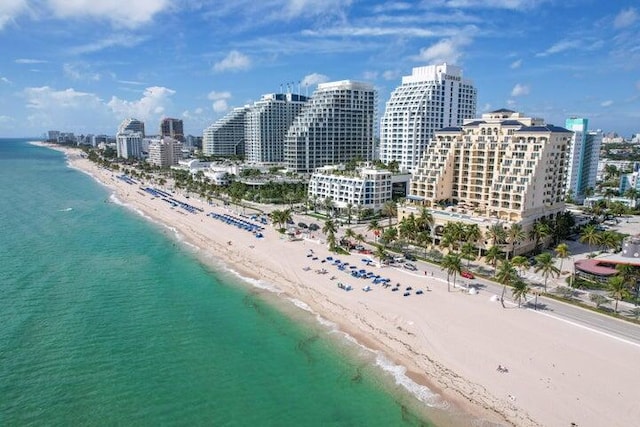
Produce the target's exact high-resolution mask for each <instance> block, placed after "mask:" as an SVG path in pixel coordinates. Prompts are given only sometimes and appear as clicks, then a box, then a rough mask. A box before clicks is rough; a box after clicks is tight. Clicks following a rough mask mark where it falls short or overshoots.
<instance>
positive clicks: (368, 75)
mask: <svg viewBox="0 0 640 427" xmlns="http://www.w3.org/2000/svg"><path fill="white" fill-rule="evenodd" d="M362 78H363V79H364V80H369V81H371V80H375V79H377V78H378V72H377V71H365V72H364V73H362Z"/></svg>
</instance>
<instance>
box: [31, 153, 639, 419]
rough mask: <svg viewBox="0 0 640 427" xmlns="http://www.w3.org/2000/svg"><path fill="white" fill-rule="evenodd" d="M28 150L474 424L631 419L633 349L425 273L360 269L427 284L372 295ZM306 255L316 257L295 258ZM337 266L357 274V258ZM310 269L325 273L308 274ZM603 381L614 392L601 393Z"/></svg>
mask: <svg viewBox="0 0 640 427" xmlns="http://www.w3.org/2000/svg"><path fill="white" fill-rule="evenodd" d="M35 145H38V146H44V147H47V148H52V149H55V150H58V151H61V152H63V153H65V154H66V157H67V162H68V164H69V165H70V166H71V167H73V168H75V169H77V170H79V171H82V172H84V173H87V174H88V175H90V176H92V177H93V178H94V179H95V180H96V181H98V182H100V183H101V184H102V185H104V186H106V187H107V188H108V189H109V191H110V192H112V194H113V195H115V197H116V198H117V199H118V200H119V202H120V203H122V204H123V205H124V206H125V207H127V208H130V209H132V210H135V211H137V213H139V214H142V215H143V216H144V217H145V219H149V220H152V221H154V222H157V223H158V224H160V225H163V226H165V227H167V228H168V229H170V230H172V231H174V233H178V235H179V239H180V240H182V241H184V242H185V243H187V244H188V245H192V246H194V247H196V248H198V249H197V250H195V251H194V252H196V256H198V257H199V258H200V259H201V260H202V262H204V263H206V264H208V265H211V264H212V259H215V260H220V261H221V262H222V263H224V264H225V265H227V266H228V268H229V269H230V271H232V272H235V274H237V275H238V277H240V278H243V279H246V278H250V279H251V280H257V281H260V282H263V283H267V284H270V285H273V286H275V287H277V289H278V292H275V291H274V290H270V289H266V290H267V291H268V292H270V293H271V294H273V295H274V298H279V299H282V300H285V299H289V300H292V299H294V300H296V301H300V302H301V303H302V304H304V305H306V306H307V307H308V308H309V309H310V310H311V313H312V314H314V315H316V316H320V317H321V318H322V319H326V321H328V322H331V323H333V324H335V325H336V329H337V330H338V331H340V332H341V333H344V334H346V335H348V336H349V337H351V338H353V339H354V340H355V341H356V342H357V343H358V345H361V346H363V347H364V348H367V349H368V350H370V351H371V352H373V353H374V354H376V358H377V357H378V356H377V355H380V356H382V357H384V358H386V359H387V360H388V361H390V362H391V363H393V364H394V365H397V366H398V367H404V369H406V371H405V373H404V375H405V376H406V377H407V378H409V379H411V380H412V381H413V382H414V383H415V384H417V385H418V386H425V387H427V388H428V389H429V390H430V391H431V392H432V393H433V394H435V395H438V396H440V400H441V401H443V402H444V403H445V404H448V405H450V407H452V408H455V409H454V411H457V409H460V410H461V411H463V412H465V413H468V414H471V416H472V417H474V418H475V420H476V422H477V424H476V425H487V424H490V425H494V424H502V425H517V426H534V425H567V426H568V425H570V423H572V422H575V423H576V424H577V425H579V426H588V425H594V426H596V425H632V424H633V423H634V421H635V419H637V417H638V416H640V410H639V409H638V408H635V407H633V405H632V403H631V402H629V401H630V400H632V399H633V393H634V389H635V387H634V385H635V384H638V383H640V374H636V373H634V372H628V371H629V368H630V367H631V366H633V363H634V360H635V359H636V358H637V356H638V354H639V353H638V350H637V348H630V347H631V346H628V345H625V344H624V343H614V342H612V341H610V340H608V339H607V338H606V337H603V336H601V335H598V334H593V333H589V331H584V330H577V329H576V328H572V327H571V326H570V325H567V324H564V323H562V322H558V321H555V320H553V319H550V318H548V317H546V316H540V315H538V314H535V313H533V312H531V311H530V310H524V309H523V310H515V309H514V310H504V309H502V308H501V307H500V306H499V304H496V303H495V302H490V301H489V297H490V295H489V293H487V292H480V293H479V295H468V294H463V293H461V292H447V289H446V281H445V282H444V284H443V282H442V280H441V279H437V278H429V283H428V284H427V283H425V282H426V281H427V277H426V276H420V275H418V274H412V273H409V272H406V271H404V270H399V269H395V268H392V267H384V268H378V267H367V269H368V270H371V269H373V271H375V272H376V273H380V274H382V275H383V276H385V277H388V278H390V279H391V282H392V283H402V284H403V286H405V285H411V286H412V287H413V288H414V289H418V288H422V289H426V286H429V287H430V288H431V290H432V291H431V292H425V294H424V295H415V294H413V293H412V295H411V296H409V297H406V298H405V297H403V296H402V293H400V292H396V293H392V292H391V291H390V289H384V288H382V287H380V286H375V285H374V286H372V287H373V291H372V292H363V291H362V290H361V289H360V288H361V287H362V286H363V285H365V284H368V283H370V281H364V280H362V279H354V278H351V277H348V276H347V275H345V274H344V273H342V272H339V271H338V270H337V268H335V267H333V266H329V265H327V264H328V263H326V264H321V263H320V262H319V261H320V260H322V259H323V258H324V257H326V256H330V255H333V256H335V254H331V253H329V251H328V250H327V249H326V248H325V247H324V246H323V245H320V244H317V243H315V242H313V243H312V242H309V241H296V242H289V241H286V240H282V239H280V235H279V234H278V233H277V232H276V231H275V230H274V229H273V227H271V226H267V227H266V229H265V231H264V235H265V236H264V238H263V239H256V238H255V237H254V236H253V235H251V234H250V233H247V232H246V231H244V230H238V229H236V228H234V227H231V226H229V225H227V224H225V223H222V222H219V221H217V220H215V219H213V218H210V217H207V216H206V213H208V212H209V211H214V212H218V213H228V212H230V211H227V210H225V209H224V208H223V207H221V206H208V205H207V204H206V203H204V202H202V201H199V200H197V199H194V198H190V199H187V200H186V201H187V202H188V203H189V204H191V205H196V206H199V207H201V208H203V209H204V212H203V213H198V214H192V213H186V212H180V211H179V210H178V209H179V208H175V209H172V208H170V207H169V205H168V204H166V203H162V202H161V201H160V200H157V199H156V200H153V199H152V198H151V197H149V195H145V194H143V193H142V192H139V188H138V187H139V184H136V185H135V186H132V185H130V184H127V183H125V182H124V181H121V180H119V179H117V178H114V173H113V172H112V171H110V170H106V169H101V168H99V167H98V166H97V165H95V164H93V163H92V162H90V161H89V160H88V159H86V158H82V157H81V156H79V155H78V154H77V153H78V151H77V149H76V148H73V147H62V146H57V145H50V144H44V143H35ZM110 197H111V196H110ZM176 198H179V199H181V200H182V198H180V197H176ZM179 212H180V213H179ZM229 241H232V244H231V245H229V244H227V242H229ZM309 249H312V250H313V251H314V254H317V256H318V257H319V260H317V261H311V260H310V258H308V257H307V256H306V255H307V254H308V253H309ZM274 254H278V257H279V258H278V257H274V256H272V255H274ZM340 258H341V259H343V260H348V261H349V262H350V263H352V264H353V265H357V266H358V268H362V265H361V263H360V258H362V255H360V254H352V255H349V256H340ZM306 267H310V268H309V270H308V271H305V268H306ZM322 267H324V268H326V269H327V270H329V272H330V274H327V275H321V274H317V273H315V270H316V269H319V268H322ZM329 275H335V276H337V277H338V280H344V281H345V282H346V283H350V284H353V286H354V290H352V291H350V292H345V291H343V290H341V289H338V288H337V286H336V281H331V280H330V278H329V277H327V276H329ZM258 288H260V287H258ZM294 304H295V302H294ZM300 308H301V307H298V309H300ZM302 310H306V308H302ZM376 364H378V363H377V362H376ZM497 365H502V366H507V367H508V368H509V373H506V374H505V373H497V372H496V368H495V367H496V366H497ZM383 369H384V368H383ZM610 378H617V379H618V380H619V383H617V384H613V385H612V384H609V383H610V382H611V381H607V379H610ZM397 382H398V381H397V379H396V383H397ZM405 388H406V387H405ZM418 400H419V399H418ZM551 408H552V409H551ZM427 412H429V414H430V415H432V414H431V412H430V410H429V411H427ZM605 421H606V422H605ZM603 423H604V424H603ZM438 425H440V424H438Z"/></svg>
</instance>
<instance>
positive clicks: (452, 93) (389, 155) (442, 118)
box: [380, 63, 477, 172]
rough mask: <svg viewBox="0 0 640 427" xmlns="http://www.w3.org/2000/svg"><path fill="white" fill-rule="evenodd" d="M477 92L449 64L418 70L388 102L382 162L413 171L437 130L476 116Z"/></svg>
mask: <svg viewBox="0 0 640 427" xmlns="http://www.w3.org/2000/svg"><path fill="white" fill-rule="evenodd" d="M476 98H477V91H476V88H475V87H474V86H473V82H472V81H471V80H468V79H465V78H463V75H462V69H461V68H459V67H456V66H453V65H449V64H446V63H445V64H440V65H430V66H425V67H416V68H414V69H413V70H412V73H411V75H410V76H404V77H402V84H401V85H400V86H398V87H397V88H396V89H395V90H394V91H393V92H392V93H391V97H390V98H389V100H388V101H387V103H386V108H385V112H384V114H383V116H382V119H381V121H380V160H381V161H382V162H384V163H386V164H389V163H390V162H394V161H395V162H398V165H399V170H400V171H406V172H413V171H414V170H415V168H416V167H417V166H418V162H419V161H420V158H421V156H422V154H423V153H424V151H425V149H426V147H427V145H428V143H429V141H430V140H431V138H432V137H433V134H434V132H435V131H436V130H437V129H442V128H446V127H451V126H460V125H462V123H463V120H464V119H471V118H473V117H475V116H476Z"/></svg>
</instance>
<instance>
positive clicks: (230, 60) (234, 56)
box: [213, 50, 251, 72]
mask: <svg viewBox="0 0 640 427" xmlns="http://www.w3.org/2000/svg"><path fill="white" fill-rule="evenodd" d="M249 67H251V59H250V58H249V57H248V56H246V55H244V54H242V53H240V52H238V51H237V50H232V51H231V52H229V54H228V55H227V56H226V57H225V58H224V59H223V60H222V61H220V62H217V63H216V64H215V65H214V66H213V69H214V70H215V71H218V72H220V71H227V70H230V71H236V70H246V69H248V68H249Z"/></svg>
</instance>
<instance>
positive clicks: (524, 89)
mask: <svg viewBox="0 0 640 427" xmlns="http://www.w3.org/2000/svg"><path fill="white" fill-rule="evenodd" d="M529 91H530V90H529V86H527V85H521V84H520V83H517V84H516V85H515V86H514V87H513V89H511V96H513V97H516V96H525V95H529Z"/></svg>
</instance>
